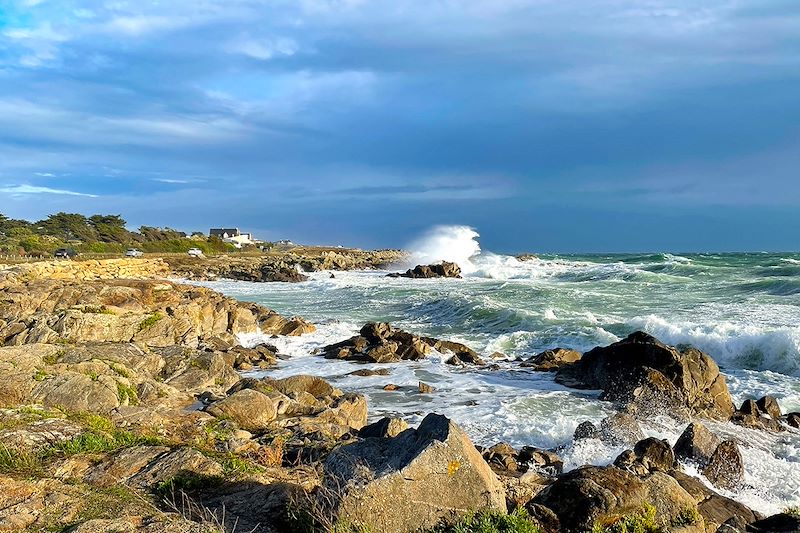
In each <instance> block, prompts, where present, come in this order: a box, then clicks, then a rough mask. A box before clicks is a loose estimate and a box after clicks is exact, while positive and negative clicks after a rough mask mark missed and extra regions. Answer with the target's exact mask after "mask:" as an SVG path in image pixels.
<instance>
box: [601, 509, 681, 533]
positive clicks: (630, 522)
mask: <svg viewBox="0 0 800 533" xmlns="http://www.w3.org/2000/svg"><path fill="white" fill-rule="evenodd" d="M664 532H665V529H664V528H663V527H662V526H661V525H659V524H658V523H657V522H656V508H655V507H653V506H652V505H649V504H645V505H644V506H643V507H642V509H641V510H639V511H637V512H634V513H630V514H627V515H625V516H620V517H614V518H613V519H611V520H608V521H603V522H601V523H596V524H595V525H594V527H593V528H592V533H664Z"/></svg>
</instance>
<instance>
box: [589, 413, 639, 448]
mask: <svg viewBox="0 0 800 533" xmlns="http://www.w3.org/2000/svg"><path fill="white" fill-rule="evenodd" d="M600 438H601V439H602V440H604V441H607V442H609V443H611V444H614V445H620V444H634V443H636V442H639V441H640V440H642V439H643V438H644V434H643V433H642V429H641V428H640V427H639V423H638V422H637V421H636V419H635V418H634V417H633V416H631V415H629V414H626V413H616V414H614V415H611V416H609V417H606V418H604V419H603V420H601V421H600Z"/></svg>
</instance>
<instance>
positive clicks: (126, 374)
mask: <svg viewBox="0 0 800 533" xmlns="http://www.w3.org/2000/svg"><path fill="white" fill-rule="evenodd" d="M108 366H109V368H111V370H113V371H114V372H116V373H117V374H119V375H120V376H122V377H123V378H130V377H131V373H130V371H129V370H128V369H127V368H126V367H125V365H122V364H120V363H115V362H113V361H112V362H109V363H108Z"/></svg>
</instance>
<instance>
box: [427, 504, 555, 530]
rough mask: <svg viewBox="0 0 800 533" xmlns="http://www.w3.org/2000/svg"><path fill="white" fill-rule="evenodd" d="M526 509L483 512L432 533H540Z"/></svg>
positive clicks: (438, 528)
mask: <svg viewBox="0 0 800 533" xmlns="http://www.w3.org/2000/svg"><path fill="white" fill-rule="evenodd" d="M540 532H541V530H540V529H539V527H538V526H537V525H536V523H534V522H533V521H532V520H531V518H530V516H529V515H528V512H527V511H526V510H525V508H524V507H518V508H517V509H516V510H515V511H513V512H512V513H509V514H503V513H499V512H497V511H482V512H479V513H474V514H470V515H467V516H465V517H464V518H462V519H461V520H459V521H458V522H457V523H455V524H453V525H451V526H440V527H437V528H436V529H434V530H432V532H431V533H540Z"/></svg>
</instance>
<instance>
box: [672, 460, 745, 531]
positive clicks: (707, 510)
mask: <svg viewBox="0 0 800 533" xmlns="http://www.w3.org/2000/svg"><path fill="white" fill-rule="evenodd" d="M671 475H672V477H673V478H674V479H675V480H676V481H677V482H678V483H679V484H680V486H681V487H683V489H684V490H685V491H686V492H688V493H689V494H690V495H691V496H692V498H693V499H694V501H695V502H697V504H698V506H697V510H698V511H699V512H700V515H701V516H702V517H703V519H704V520H705V523H706V530H707V531H714V530H715V529H716V528H718V527H719V526H720V525H722V524H723V523H725V522H726V521H728V520H731V519H732V518H735V519H737V521H740V522H743V523H745V524H749V523H750V522H753V521H754V520H757V519H758V518H759V517H760V515H758V514H757V513H754V512H753V511H752V510H751V509H749V508H748V507H747V506H745V505H743V504H741V503H738V502H736V501H734V500H731V499H730V498H726V497H724V496H721V495H719V494H717V493H716V492H714V491H713V490H711V489H710V488H708V486H707V485H706V484H705V483H703V482H702V481H700V480H699V479H698V478H696V477H692V476H690V475H688V474H685V473H683V472H678V471H674V472H672V473H671Z"/></svg>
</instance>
